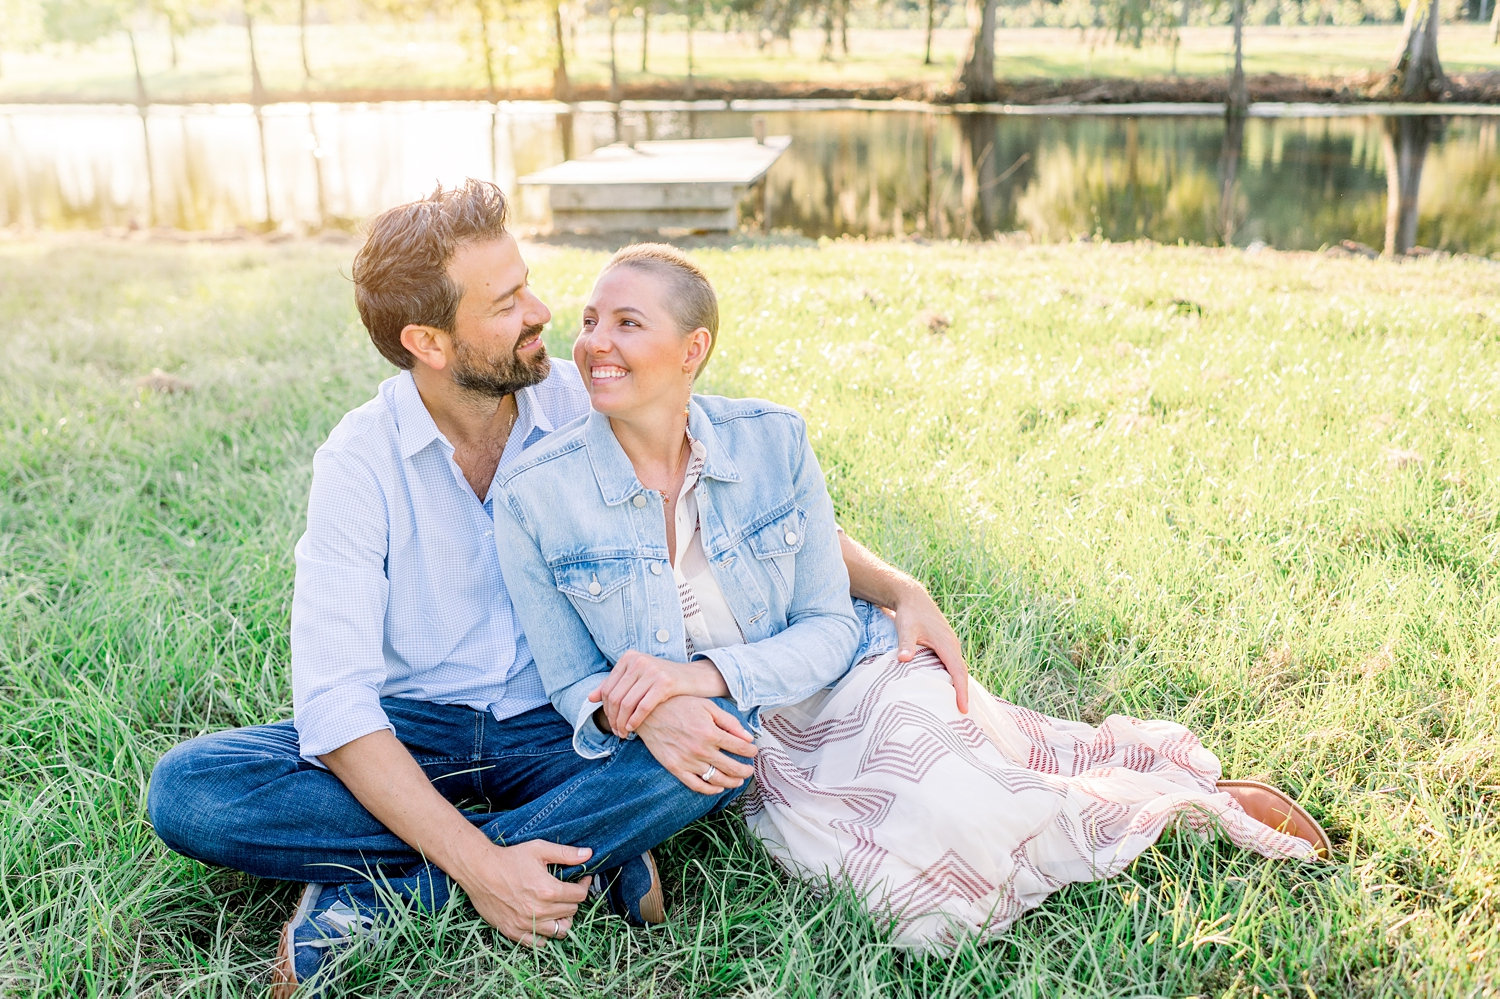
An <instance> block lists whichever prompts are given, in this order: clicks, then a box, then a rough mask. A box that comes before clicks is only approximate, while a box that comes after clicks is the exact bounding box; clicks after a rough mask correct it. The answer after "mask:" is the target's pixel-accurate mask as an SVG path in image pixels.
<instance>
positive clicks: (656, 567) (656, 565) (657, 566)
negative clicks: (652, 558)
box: [651, 562, 661, 576]
mask: <svg viewBox="0 0 1500 999" xmlns="http://www.w3.org/2000/svg"><path fill="white" fill-rule="evenodd" d="M651 575H653V576H660V575H661V563H660V562H652V563H651Z"/></svg>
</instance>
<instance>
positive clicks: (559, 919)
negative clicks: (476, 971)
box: [320, 729, 592, 947]
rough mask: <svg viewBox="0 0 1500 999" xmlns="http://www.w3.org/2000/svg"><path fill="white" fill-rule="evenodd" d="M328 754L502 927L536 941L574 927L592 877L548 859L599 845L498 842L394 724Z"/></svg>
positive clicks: (361, 793) (376, 809)
mask: <svg viewBox="0 0 1500 999" xmlns="http://www.w3.org/2000/svg"><path fill="white" fill-rule="evenodd" d="M320 759H322V761H323V762H324V763H325V764H327V766H328V769H329V770H331V771H333V775H334V776H335V777H337V778H338V779H339V780H341V781H343V782H344V786H345V787H347V788H348V789H349V792H350V793H351V794H353V795H354V797H355V798H357V799H358V800H359V803H360V804H361V805H364V806H365V808H367V809H369V811H370V814H371V815H373V816H375V817H376V818H377V819H379V820H380V821H381V822H382V823H384V824H385V827H386V828H387V829H389V830H390V831H391V832H393V833H395V834H396V835H397V836H399V837H401V839H402V841H403V842H405V843H406V844H407V845H409V846H410V847H411V848H412V849H413V850H415V851H416V852H417V853H418V854H420V855H421V856H424V857H426V858H427V859H428V860H429V861H431V862H432V863H434V864H436V865H437V866H438V867H439V868H441V869H442V870H443V871H445V872H447V874H448V875H449V876H450V877H452V878H453V880H454V881H457V882H458V883H459V885H460V886H462V888H463V889H464V891H465V892H467V893H468V895H469V898H470V899H471V900H472V901H473V903H474V908H475V909H478V910H479V914H480V915H481V916H483V917H484V921H485V922H487V923H489V924H490V925H491V926H493V927H495V929H497V930H499V931H500V932H501V933H504V934H505V935H506V936H507V937H509V938H510V939H512V940H514V941H516V942H517V943H522V944H526V945H528V946H531V947H536V946H539V945H540V944H541V943H542V942H543V941H544V940H545V939H546V938H548V937H560V936H562V935H563V934H565V933H567V932H568V927H569V926H570V925H571V924H572V921H573V914H574V913H575V912H577V911H578V903H579V902H582V901H583V900H584V898H585V897H587V895H588V879H587V878H585V879H583V880H582V881H580V882H578V883H577V884H569V883H568V882H566V881H559V880H558V879H557V878H555V877H553V876H552V873H551V872H550V871H549V870H547V865H548V864H562V865H564V866H569V867H571V866H573V865H575V864H582V863H584V862H585V861H587V860H588V859H589V857H590V855H591V853H592V851H590V850H588V849H587V848H584V847H575V846H559V845H558V844H556V843H548V842H546V841H544V840H531V841H530V842H526V843H518V844H516V845H515V846H508V847H502V846H497V845H496V844H494V843H492V842H491V841H490V840H489V838H488V837H486V836H485V834H484V833H483V832H481V831H480V830H479V828H478V827H477V826H475V825H473V824H471V823H470V822H469V820H468V818H467V817H465V816H464V814H463V813H462V812H460V811H459V810H458V809H457V808H454V807H453V805H451V804H449V803H448V801H447V800H446V799H445V798H444V797H443V796H442V795H441V794H439V793H438V791H437V789H436V788H434V787H433V786H432V782H431V781H430V780H428V779H427V775H426V774H425V773H423V772H422V768H421V767H419V766H417V761H416V760H414V759H413V758H412V755H411V753H409V752H408V751H407V749H406V747H405V746H403V745H402V744H401V743H400V742H399V741H397V739H396V736H395V735H394V734H392V733H391V732H390V731H389V730H388V729H380V730H379V731H375V732H371V733H370V734H369V735H362V736H360V737H359V738H358V739H355V740H353V741H352V742H348V743H345V744H344V745H343V746H340V747H339V748H338V749H335V750H334V751H333V752H331V753H327V754H325V755H324V756H322V757H320Z"/></svg>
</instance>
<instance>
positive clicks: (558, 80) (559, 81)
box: [552, 0, 573, 101]
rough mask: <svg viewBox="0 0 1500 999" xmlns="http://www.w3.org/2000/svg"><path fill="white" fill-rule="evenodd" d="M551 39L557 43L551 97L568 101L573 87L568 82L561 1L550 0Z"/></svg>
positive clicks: (571, 95)
mask: <svg viewBox="0 0 1500 999" xmlns="http://www.w3.org/2000/svg"><path fill="white" fill-rule="evenodd" d="M552 37H553V40H554V41H555V42H556V43H557V52H556V53H555V55H556V57H557V61H556V63H555V64H554V65H553V67H552V96H553V97H555V98H557V99H558V100H560V101H568V100H571V99H572V97H573V85H572V84H571V83H569V82H568V47H567V44H566V39H565V38H564V36H563V23H562V3H561V0H552Z"/></svg>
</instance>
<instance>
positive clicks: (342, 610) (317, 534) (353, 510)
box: [291, 449, 394, 766]
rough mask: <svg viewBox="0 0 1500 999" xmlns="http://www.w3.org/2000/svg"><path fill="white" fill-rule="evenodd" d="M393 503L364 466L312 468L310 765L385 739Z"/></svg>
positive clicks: (303, 681)
mask: <svg viewBox="0 0 1500 999" xmlns="http://www.w3.org/2000/svg"><path fill="white" fill-rule="evenodd" d="M389 534H390V528H389V518H388V517H387V513H386V509H385V497H384V495H383V494H382V492H381V490H380V488H379V486H378V484H377V483H376V480H375V478H374V476H373V475H371V473H370V471H369V469H368V467H366V466H365V465H364V464H363V463H362V462H360V461H359V460H358V459H356V458H353V457H351V456H349V455H347V454H345V453H343V452H340V451H336V450H328V449H323V450H319V451H318V453H317V454H316V455H315V456H314V458H313V482H312V492H311V495H310V497H309V499H308V504H307V530H306V531H305V532H304V533H303V535H302V538H301V539H300V540H299V541H298V542H297V547H296V561H297V579H296V588H295V591H294V593H293V597H292V629H291V642H292V704H293V716H294V721H295V724H296V727H297V738H298V741H299V743H300V748H301V752H302V756H303V758H304V759H306V760H308V761H309V762H311V763H314V764H317V765H318V766H321V765H322V763H321V762H320V761H319V759H318V757H319V756H321V755H323V754H324V753H330V752H332V751H333V750H335V749H338V748H339V747H340V746H343V745H345V744H346V743H349V742H352V741H353V740H355V739H358V738H359V737H360V736H363V735H368V734H369V733H371V732H375V731H378V730H380V729H390V730H392V731H394V729H393V727H392V725H391V723H390V721H389V719H387V717H386V714H385V711H384V710H382V708H381V707H380V691H381V687H382V684H383V683H384V680H385V675H386V662H385V652H384V648H385V614H386V602H387V600H388V599H389V592H390V591H389V584H388V580H387V577H386V553H387V550H388V547H389Z"/></svg>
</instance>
